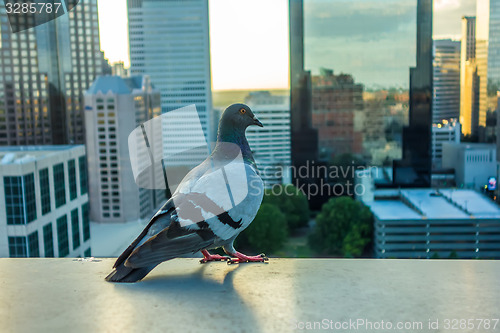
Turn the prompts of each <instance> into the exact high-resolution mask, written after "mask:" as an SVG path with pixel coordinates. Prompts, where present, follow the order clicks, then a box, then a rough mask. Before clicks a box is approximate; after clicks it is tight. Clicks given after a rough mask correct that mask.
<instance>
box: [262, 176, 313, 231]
mask: <svg viewBox="0 0 500 333" xmlns="http://www.w3.org/2000/svg"><path fill="white" fill-rule="evenodd" d="M263 203H266V204H270V205H273V206H275V207H278V208H279V210H280V211H281V212H282V213H283V214H285V218H286V222H287V224H288V228H289V230H294V229H296V228H300V227H304V226H306V225H307V224H308V222H309V215H310V212H309V203H308V201H307V198H306V196H305V195H304V193H302V192H301V191H300V190H299V189H297V188H296V187H295V186H293V185H275V186H274V187H273V188H272V189H268V190H266V192H265V195H264V199H263Z"/></svg>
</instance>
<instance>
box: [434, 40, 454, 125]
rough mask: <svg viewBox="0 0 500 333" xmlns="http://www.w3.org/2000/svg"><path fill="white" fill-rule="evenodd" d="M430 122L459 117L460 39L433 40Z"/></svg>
mask: <svg viewBox="0 0 500 333" xmlns="http://www.w3.org/2000/svg"><path fill="white" fill-rule="evenodd" d="M433 55H434V64H433V84H434V85H433V90H434V96H433V99H432V122H433V123H434V124H435V123H439V122H441V121H443V120H445V119H446V120H449V119H458V118H459V117H460V41H454V40H451V39H438V40H434V44H433Z"/></svg>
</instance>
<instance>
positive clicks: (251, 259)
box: [227, 251, 269, 264]
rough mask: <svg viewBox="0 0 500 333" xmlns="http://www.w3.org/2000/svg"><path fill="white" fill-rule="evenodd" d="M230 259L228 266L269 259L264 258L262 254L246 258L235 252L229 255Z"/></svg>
mask: <svg viewBox="0 0 500 333" xmlns="http://www.w3.org/2000/svg"><path fill="white" fill-rule="evenodd" d="M230 255H231V257H234V258H232V259H231V260H229V261H228V262H227V263H228V264H236V263H242V262H264V261H268V260H269V258H268V257H266V255H265V254H264V253H261V254H259V255H258V256H247V255H245V254H243V253H240V252H238V251H235V252H234V253H231V254H230Z"/></svg>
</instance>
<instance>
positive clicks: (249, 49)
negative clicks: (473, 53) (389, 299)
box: [98, 0, 476, 90]
mask: <svg viewBox="0 0 500 333" xmlns="http://www.w3.org/2000/svg"><path fill="white" fill-rule="evenodd" d="M98 6H99V24H100V37H101V48H102V50H103V51H104V53H105V56H106V57H107V58H108V59H109V60H110V62H111V63H113V62H116V61H124V62H125V66H128V65H129V56H128V53H129V51H128V28H127V8H126V0H99V1H98ZM475 6H476V3H475V0H434V38H450V37H451V38H459V36H460V24H461V17H462V16H464V15H475ZM209 8H210V18H209V19H210V43H211V61H212V86H213V89H214V90H231V89H271V88H287V87H288V0H210V2H209ZM304 15H305V17H304V21H305V22H304V28H305V41H304V43H305V66H306V69H309V70H311V71H312V72H313V74H314V73H317V72H318V70H319V68H320V67H326V68H331V69H333V70H334V72H336V73H340V72H342V73H349V74H352V75H353V76H354V78H355V80H356V81H357V82H360V83H363V84H365V85H366V86H367V87H379V86H382V87H389V86H393V87H398V86H399V87H404V88H406V87H408V76H409V74H408V68H409V67H410V66H414V65H415V31H416V27H415V24H416V23H415V22H416V18H415V16H416V0H356V1H352V0H304ZM228 50H230V51H234V52H228Z"/></svg>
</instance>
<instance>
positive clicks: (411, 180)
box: [393, 0, 433, 187]
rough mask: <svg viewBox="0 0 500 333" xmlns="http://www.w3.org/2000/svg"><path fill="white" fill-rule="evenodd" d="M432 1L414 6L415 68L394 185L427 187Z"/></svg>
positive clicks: (420, 0) (429, 178) (429, 182)
mask: <svg viewBox="0 0 500 333" xmlns="http://www.w3.org/2000/svg"><path fill="white" fill-rule="evenodd" d="M432 10H433V1H432V0H418V2H417V66H416V67H414V68H411V69H410V103H409V104H410V112H409V125H408V126H407V127H405V128H404V129H403V159H402V160H397V161H394V167H393V181H394V185H396V186H401V187H409V186H411V187H415V186H418V187H428V186H430V184H431V170H432V142H431V128H432V95H433V84H432V76H433V68H432V64H433V62H432V16H433V15H432Z"/></svg>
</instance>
